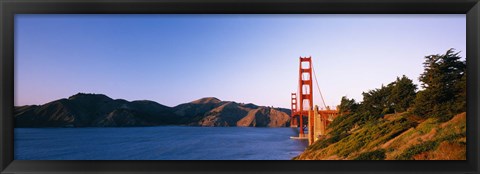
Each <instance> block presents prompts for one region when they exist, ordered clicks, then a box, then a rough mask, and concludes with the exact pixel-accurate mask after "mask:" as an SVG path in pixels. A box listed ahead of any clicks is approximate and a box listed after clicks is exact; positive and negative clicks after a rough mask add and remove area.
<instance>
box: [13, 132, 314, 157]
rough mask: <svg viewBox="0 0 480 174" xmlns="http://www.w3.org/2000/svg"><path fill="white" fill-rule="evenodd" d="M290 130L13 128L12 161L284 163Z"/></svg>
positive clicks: (292, 143)
mask: <svg viewBox="0 0 480 174" xmlns="http://www.w3.org/2000/svg"><path fill="white" fill-rule="evenodd" d="M297 132H298V131H297V130H296V129H293V128H248V127H181V126H161V127H130V128H15V141H14V143H15V144H14V145H15V146H14V147H15V148H14V153H15V157H14V158H15V160H289V159H291V158H292V157H294V156H297V155H298V154H300V153H301V152H302V151H303V150H304V149H305V147H306V145H307V144H306V143H307V142H305V141H301V140H292V139H290V138H289V137H290V136H295V135H298V134H297Z"/></svg>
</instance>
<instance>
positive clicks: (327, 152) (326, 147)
mask: <svg viewBox="0 0 480 174" xmlns="http://www.w3.org/2000/svg"><path fill="white" fill-rule="evenodd" d="M465 158H466V114H465V113H461V114H458V115H456V116H455V117H453V118H452V119H451V120H449V121H447V122H443V123H440V122H438V121H437V120H436V119H433V118H429V119H427V120H422V119H419V118H418V117H415V116H410V115H408V114H405V113H400V114H390V115H386V116H385V117H384V118H381V119H378V120H376V121H374V122H370V123H367V124H365V125H362V126H356V127H354V128H352V129H351V130H349V131H348V134H346V135H343V136H340V137H331V136H330V137H326V138H324V139H323V140H319V141H317V142H315V143H314V144H312V145H311V146H309V147H308V148H307V150H306V151H305V152H304V153H302V154H300V155H299V156H297V157H295V158H294V159H301V160H333V159H335V160H337V159H356V160H383V159H386V160H396V159H399V160H432V159H435V160H462V159H465Z"/></svg>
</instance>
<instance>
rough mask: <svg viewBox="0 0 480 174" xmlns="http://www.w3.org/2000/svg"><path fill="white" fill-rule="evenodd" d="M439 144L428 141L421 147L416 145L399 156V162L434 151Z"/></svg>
mask: <svg viewBox="0 0 480 174" xmlns="http://www.w3.org/2000/svg"><path fill="white" fill-rule="evenodd" d="M437 146H438V142H436V141H427V142H424V143H422V144H419V145H415V146H412V147H409V148H408V149H406V150H405V151H404V152H403V153H402V154H400V155H399V156H397V160H411V159H412V157H413V156H415V155H417V154H420V153H422V152H426V151H429V150H433V149H435V148H437Z"/></svg>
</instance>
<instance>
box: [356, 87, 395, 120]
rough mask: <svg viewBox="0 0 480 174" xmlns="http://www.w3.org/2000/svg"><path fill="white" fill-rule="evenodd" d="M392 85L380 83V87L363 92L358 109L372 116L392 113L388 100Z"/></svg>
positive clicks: (391, 105)
mask: <svg viewBox="0 0 480 174" xmlns="http://www.w3.org/2000/svg"><path fill="white" fill-rule="evenodd" d="M392 88H393V85H392V84H389V85H387V86H384V85H382V87H381V88H377V89H374V90H369V91H368V92H363V93H362V95H363V102H362V104H361V107H360V109H361V110H362V111H363V112H365V113H369V115H371V116H372V117H378V116H381V115H384V114H389V113H393V104H392V103H391V102H390V100H389V98H390V93H391V91H392Z"/></svg>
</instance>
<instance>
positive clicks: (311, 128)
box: [290, 57, 338, 145]
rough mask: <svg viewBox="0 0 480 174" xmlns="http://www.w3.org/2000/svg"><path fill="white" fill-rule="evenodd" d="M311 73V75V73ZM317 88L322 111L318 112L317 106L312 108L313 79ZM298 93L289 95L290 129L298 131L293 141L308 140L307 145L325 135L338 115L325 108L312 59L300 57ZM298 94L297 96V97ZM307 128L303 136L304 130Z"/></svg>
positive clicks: (335, 111)
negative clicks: (293, 128) (322, 107)
mask: <svg viewBox="0 0 480 174" xmlns="http://www.w3.org/2000/svg"><path fill="white" fill-rule="evenodd" d="M312 71H313V73H312ZM312 74H313V76H314V77H315V81H316V84H317V87H318V92H319V94H320V98H321V99H322V102H323V106H324V109H322V110H319V109H318V105H315V107H313V106H314V105H313V79H312ZM297 92H298V93H292V94H291V111H292V112H291V119H290V120H291V121H290V127H298V128H299V129H300V131H299V135H298V137H292V138H294V139H308V142H309V145H310V144H313V143H314V142H315V141H317V140H318V138H319V137H320V136H323V135H325V134H326V129H327V126H328V125H329V124H330V123H331V122H332V121H333V119H335V118H336V117H337V115H338V109H337V108H335V110H331V109H330V107H328V106H326V104H325V100H324V99H323V95H322V92H321V91H320V87H319V85H318V80H317V77H316V75H315V70H314V69H313V66H312V57H300V66H299V79H298V91H297ZM297 94H298V95H297ZM305 127H306V128H307V130H308V131H307V134H305V130H304V128H305Z"/></svg>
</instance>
